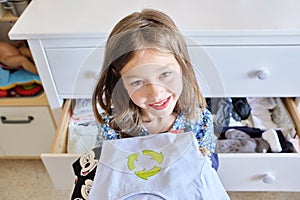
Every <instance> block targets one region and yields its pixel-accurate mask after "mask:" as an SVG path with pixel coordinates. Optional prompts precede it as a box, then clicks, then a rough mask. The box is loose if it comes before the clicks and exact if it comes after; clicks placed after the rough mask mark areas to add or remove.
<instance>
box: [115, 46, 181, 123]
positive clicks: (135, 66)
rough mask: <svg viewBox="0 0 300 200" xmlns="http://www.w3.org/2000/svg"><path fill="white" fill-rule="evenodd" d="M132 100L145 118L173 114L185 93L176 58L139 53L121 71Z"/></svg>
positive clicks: (151, 52) (147, 51) (151, 53)
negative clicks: (182, 92) (182, 94)
mask: <svg viewBox="0 0 300 200" xmlns="http://www.w3.org/2000/svg"><path fill="white" fill-rule="evenodd" d="M121 75H122V80H123V83H124V86H125V89H126V90H127V92H128V94H129V96H130V98H131V100H132V101H133V102H134V103H135V104H136V105H137V106H139V107H140V108H141V109H142V114H143V116H144V117H147V118H148V117H160V118H162V117H166V116H169V115H170V114H172V112H173V110H174V107H175V105H176V102H177V100H178V98H179V96H180V94H181V91H182V72H181V67H180V65H179V64H178V62H177V61H176V59H175V57H174V55H172V54H167V53H159V52H156V51H153V50H143V51H142V52H137V53H136V54H135V55H134V57H133V58H132V59H131V60H130V61H129V62H128V63H127V64H126V65H125V66H124V68H123V69H122V70H121Z"/></svg>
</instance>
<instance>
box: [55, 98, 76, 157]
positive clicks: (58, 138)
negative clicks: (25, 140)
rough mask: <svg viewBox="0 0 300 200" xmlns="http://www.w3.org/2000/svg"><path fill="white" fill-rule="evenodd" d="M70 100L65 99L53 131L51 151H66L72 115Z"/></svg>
mask: <svg viewBox="0 0 300 200" xmlns="http://www.w3.org/2000/svg"><path fill="white" fill-rule="evenodd" d="M71 106H72V101H71V100H70V99H68V100H66V102H65V104H64V106H63V111H62V116H61V118H60V122H59V124H58V126H57V129H56V131H55V135H54V139H53V142H52V146H51V150H50V152H51V153H67V142H68V141H67V140H68V135H67V134H68V125H69V121H70V118H71V115H72V108H71Z"/></svg>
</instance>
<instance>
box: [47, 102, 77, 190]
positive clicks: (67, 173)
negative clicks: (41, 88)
mask: <svg viewBox="0 0 300 200" xmlns="http://www.w3.org/2000/svg"><path fill="white" fill-rule="evenodd" d="M71 114H72V109H71V100H66V102H65V104H64V106H63V113H62V116H61V121H60V123H59V124H58V127H57V129H56V131H55V136H54V138H52V139H51V140H53V142H52V146H51V149H50V148H49V149H50V153H44V154H42V155H41V159H42V161H43V163H44V165H45V167H46V169H47V172H48V174H49V176H50V179H51V180H52V183H53V184H54V186H55V187H56V188H57V189H61V190H71V189H72V188H73V186H74V181H75V176H74V173H73V168H72V164H73V162H74V161H75V160H77V159H78V158H79V157H80V155H79V154H67V137H68V124H69V120H70V118H71ZM49 149H48V151H47V152H49Z"/></svg>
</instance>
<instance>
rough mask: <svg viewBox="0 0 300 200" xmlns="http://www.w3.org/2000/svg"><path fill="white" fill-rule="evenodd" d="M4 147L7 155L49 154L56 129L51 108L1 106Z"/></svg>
mask: <svg viewBox="0 0 300 200" xmlns="http://www.w3.org/2000/svg"><path fill="white" fill-rule="evenodd" d="M0 116H1V121H0V148H1V151H2V154H3V155H4V156H13V157H15V156H29V157H39V156H40V154H41V153H42V152H49V148H50V146H51V142H50V141H51V140H52V139H53V133H54V132H55V126H54V123H53V120H52V117H51V114H50V111H49V108H48V106H5V107H0Z"/></svg>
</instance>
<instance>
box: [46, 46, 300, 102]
mask: <svg viewBox="0 0 300 200" xmlns="http://www.w3.org/2000/svg"><path fill="white" fill-rule="evenodd" d="M104 48H105V47H103V46H99V47H86V48H83V47H60V48H54V47H51V46H50V47H46V49H45V53H46V58H47V62H48V64H49V68H50V73H51V76H52V78H53V80H54V84H55V88H56V89H57V92H58V95H59V97H60V98H65V99H68V98H91V96H92V91H93V88H94V85H95V84H96V80H97V76H98V73H99V72H100V70H101V66H102V61H103V55H104ZM188 49H189V52H190V56H191V62H192V64H193V66H194V70H195V73H196V76H197V80H198V83H199V85H200V87H201V89H202V90H203V93H204V96H206V97H222V96H230V97H240V96H248V97H266V96H269V97H287V96H300V90H299V89H298V88H297V87H296V85H299V83H300V81H299V78H298V74H299V73H297V69H298V68H299V67H298V65H299V63H300V57H299V55H300V46H199V45H198V44H196V45H192V43H191V44H190V45H189V46H188ZM66 75H67V78H66Z"/></svg>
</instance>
